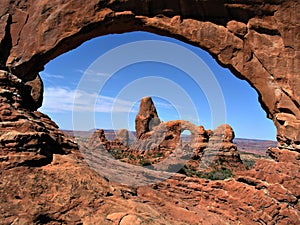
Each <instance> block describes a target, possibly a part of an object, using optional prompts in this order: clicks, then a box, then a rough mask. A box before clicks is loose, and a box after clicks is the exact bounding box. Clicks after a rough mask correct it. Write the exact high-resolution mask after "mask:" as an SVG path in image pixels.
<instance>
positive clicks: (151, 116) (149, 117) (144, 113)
mask: <svg viewBox="0 0 300 225" xmlns="http://www.w3.org/2000/svg"><path fill="white" fill-rule="evenodd" d="M159 123H160V119H159V118H158V115H157V112H156V108H155V106H154V104H153V101H152V99H151V98H150V97H145V98H143V99H142V100H141V103H140V109H139V112H138V114H137V116H136V118H135V130H136V138H137V139H144V138H145V134H146V133H147V132H149V131H151V130H152V129H153V128H154V127H155V126H157V125H158V124H159Z"/></svg>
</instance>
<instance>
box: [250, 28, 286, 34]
mask: <svg viewBox="0 0 300 225" xmlns="http://www.w3.org/2000/svg"><path fill="white" fill-rule="evenodd" d="M251 29H252V30H254V31H256V32H257V33H259V34H267V35H270V36H281V34H280V32H279V31H278V30H271V29H268V28H265V27H256V26H252V27H251Z"/></svg>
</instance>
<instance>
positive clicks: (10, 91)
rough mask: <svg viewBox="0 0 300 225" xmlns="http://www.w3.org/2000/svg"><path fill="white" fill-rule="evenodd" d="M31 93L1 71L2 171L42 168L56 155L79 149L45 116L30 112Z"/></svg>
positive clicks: (0, 131) (31, 104)
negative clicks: (28, 167)
mask: <svg viewBox="0 0 300 225" xmlns="http://www.w3.org/2000/svg"><path fill="white" fill-rule="evenodd" d="M32 93H33V92H32V87H30V86H28V85H27V84H26V83H24V82H22V80H21V79H19V78H17V77H16V76H14V75H12V74H10V73H8V72H5V71H0V102H1V106H0V150H1V168H11V167H15V166H42V165H46V164H49V163H51V162H52V159H53V154H55V153H56V154H67V153H69V152H70V151H71V150H72V149H78V148H77V144H76V143H75V142H74V140H72V139H71V138H68V137H66V136H65V135H64V134H63V133H62V132H61V131H59V130H58V126H57V125H56V124H55V123H54V122H53V121H51V119H50V118H49V117H48V116H46V115H44V114H42V113H40V112H37V111H31V110H32V107H34V105H35V103H36V102H38V101H35V100H34V99H33V97H32ZM34 96H36V95H34ZM38 98H39V97H37V99H38Z"/></svg>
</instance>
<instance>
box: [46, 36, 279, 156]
mask: <svg viewBox="0 0 300 225" xmlns="http://www.w3.org/2000/svg"><path fill="white" fill-rule="evenodd" d="M141 40H162V41H167V42H172V43H176V44H179V45H181V46H183V47H185V48H188V49H189V50H191V51H193V52H194V53H195V54H196V55H198V56H199V57H200V58H201V59H202V60H203V61H204V62H205V63H206V64H207V65H208V67H209V68H210V69H211V71H212V72H213V74H214V75H215V77H216V79H217V81H218V83H219V84H220V86H221V89H222V93H223V95H224V100H225V105H226V121H224V123H228V124H230V125H231V126H232V127H233V129H234V131H235V137H236V139H235V140H237V143H238V144H240V145H241V147H240V150H245V151H248V150H249V148H248V147H247V143H249V142H248V141H247V140H248V139H259V140H269V142H266V145H265V146H263V149H264V150H263V149H259V150H261V151H265V150H266V149H267V147H270V146H272V145H275V142H274V143H273V142H272V141H275V136H276V129H275V126H274V124H273V122H272V121H271V120H269V119H267V118H266V113H265V112H264V111H263V109H262V107H261V106H260V104H259V102H258V94H257V92H256V91H255V90H254V89H253V88H251V87H250V85H249V84H248V83H247V82H246V81H243V80H240V79H238V78H237V77H235V76H234V75H232V73H231V72H230V71H229V70H228V69H225V68H223V67H221V66H220V65H218V63H217V62H216V61H215V60H214V59H213V58H212V57H211V56H210V55H209V54H208V53H207V52H206V51H204V50H202V49H200V48H197V47H194V46H192V45H189V44H186V43H184V42H181V41H179V40H176V39H173V38H169V37H165V36H160V35H156V34H152V33H148V32H130V33H124V34H113V35H106V36H101V37H98V38H94V39H92V40H90V41H87V42H85V43H83V44H82V45H81V46H79V47H78V48H76V49H74V50H72V51H70V52H67V53H65V54H63V55H61V56H59V57H57V58H56V59H54V60H52V61H50V62H49V63H48V64H47V65H46V66H45V70H44V71H43V72H41V77H42V79H43V82H44V86H45V92H44V103H43V106H42V108H41V111H42V112H44V113H46V114H48V115H49V116H50V117H51V118H52V119H53V120H54V121H56V122H57V124H58V125H59V127H60V129H62V130H71V129H72V123H73V121H72V111H73V110H79V111H80V110H82V111H84V110H85V109H86V108H88V107H90V105H89V104H90V103H89V102H83V106H82V108H80V109H74V107H73V105H72V104H73V102H74V97H75V94H76V88H77V86H78V83H79V81H80V79H81V78H82V76H83V74H84V72H85V71H86V70H87V68H88V67H89V65H90V64H91V63H92V62H93V61H94V60H96V58H97V57H99V56H100V55H103V54H105V53H106V52H107V51H109V50H111V49H113V48H115V47H117V46H120V45H122V44H126V43H130V42H134V41H141ZM141 54H142V53H141ZM157 54H160V53H159V52H158V53H157ZM90 72H93V71H90ZM200 72H201V71H199V73H200ZM182 73H183V72H182V71H180V70H178V69H176V68H172V67H170V66H168V65H164V64H161V63H152V62H144V63H137V64H134V65H130V66H128V67H126V68H123V69H121V70H120V71H118V72H117V73H116V74H115V75H114V76H113V77H112V79H110V81H109V82H108V83H107V84H106V89H105V91H104V92H102V93H101V98H100V99H101V100H100V101H99V105H97V106H96V108H97V110H96V113H95V124H96V127H93V126H90V124H87V123H85V121H84V120H83V121H82V129H81V130H82V131H87V130H90V129H95V128H101V129H104V130H113V129H121V128H126V129H128V130H130V131H133V130H134V118H135V115H136V113H137V110H138V106H139V101H136V102H130V101H127V100H126V99H122V96H119V98H120V99H121V101H120V105H119V106H120V107H119V109H118V110H119V112H118V113H119V114H118V115H117V116H116V117H115V118H117V121H115V122H114V124H115V125H114V127H112V126H111V120H112V118H111V114H110V110H111V107H112V105H113V103H114V101H115V96H116V95H117V94H118V92H119V91H120V90H121V89H122V88H123V87H124V86H126V85H127V84H128V83H130V82H132V81H134V80H136V79H138V78H142V77H146V76H151V75H159V76H163V77H164V78H166V79H171V80H172V81H174V82H176V83H179V84H180V85H183V86H186V89H187V90H190V91H189V95H190V96H191V99H192V101H193V102H194V103H195V106H196V107H197V109H198V111H199V112H200V113H199V115H198V116H199V123H197V125H203V126H204V127H205V129H214V128H215V127H212V122H211V120H212V118H211V111H210V108H209V102H208V101H207V99H206V97H205V93H201V91H194V90H193V82H192V81H188V80H186V79H184V77H185V76H183V75H182ZM101 76H103V74H101V73H96V74H95V79H97V77H101ZM91 82H93V81H92V80H91ZM136 91H137V92H138V91H139V90H136ZM170 91H171V90H170ZM153 97H154V101H155V104H156V105H157V108H158V111H159V112H158V113H159V115H160V118H161V120H163V121H169V120H176V119H182V120H188V121H191V122H195V121H193V119H194V118H191V117H189V115H188V113H187V114H185V115H178V113H176V110H175V109H174V107H175V108H176V107H182V108H185V102H182V105H178V106H173V105H172V104H169V102H168V101H166V100H165V99H160V98H156V96H153ZM124 116H125V117H126V119H125V120H124ZM124 121H126V123H125V124H124ZM128 121H129V123H128ZM239 138H241V139H239ZM245 143H246V144H245ZM264 143H265V142H264ZM245 145H246V146H245ZM268 145H269V146H268ZM250 148H251V147H250Z"/></svg>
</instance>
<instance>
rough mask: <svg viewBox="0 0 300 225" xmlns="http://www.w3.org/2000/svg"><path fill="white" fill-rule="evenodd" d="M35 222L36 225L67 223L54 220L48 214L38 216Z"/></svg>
mask: <svg viewBox="0 0 300 225" xmlns="http://www.w3.org/2000/svg"><path fill="white" fill-rule="evenodd" d="M33 222H34V223H35V224H49V223H51V222H57V223H61V224H63V223H65V221H63V220H57V219H54V218H52V217H51V216H49V215H47V214H40V215H37V216H36V218H35V219H34V220H33Z"/></svg>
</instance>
